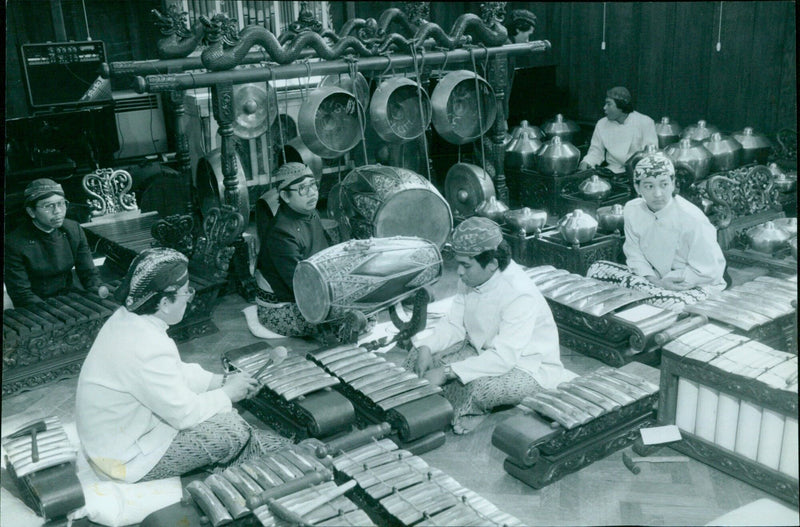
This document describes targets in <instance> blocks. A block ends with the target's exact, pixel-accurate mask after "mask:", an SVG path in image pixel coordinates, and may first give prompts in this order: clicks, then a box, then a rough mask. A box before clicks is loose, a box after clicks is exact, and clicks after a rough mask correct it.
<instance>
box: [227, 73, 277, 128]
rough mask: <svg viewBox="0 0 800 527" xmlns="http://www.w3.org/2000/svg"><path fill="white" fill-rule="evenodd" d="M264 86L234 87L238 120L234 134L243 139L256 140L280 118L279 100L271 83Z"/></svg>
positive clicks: (234, 102) (242, 85)
mask: <svg viewBox="0 0 800 527" xmlns="http://www.w3.org/2000/svg"><path fill="white" fill-rule="evenodd" d="M265 85H266V89H265V88H264V85H260V84H256V83H252V84H238V85H236V86H234V87H233V107H234V110H235V111H236V119H234V121H233V133H234V135H236V137H239V138H241V139H255V138H256V137H259V136H260V135H262V134H263V133H264V132H266V131H267V128H269V127H270V126H272V125H273V124H274V123H275V120H276V119H277V118H278V99H277V98H276V96H275V90H274V89H273V88H272V86H270V85H269V83H265Z"/></svg>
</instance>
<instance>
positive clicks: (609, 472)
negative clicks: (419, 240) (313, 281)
mask: <svg viewBox="0 0 800 527" xmlns="http://www.w3.org/2000/svg"><path fill="white" fill-rule="evenodd" d="M731 271H732V272H731V274H732V275H733V278H734V282H735V283H741V282H743V281H747V280H750V279H752V278H753V277H754V276H756V275H758V274H763V271H762V270H759V269H757V268H750V269H732V270H731ZM456 279H457V278H456V277H455V273H454V272H453V269H452V268H450V267H448V270H447V273H446V274H445V277H444V278H443V279H442V280H441V281H440V282H439V283H438V284H437V285H436V290H437V293H436V294H437V295H438V296H440V297H441V295H444V294H446V292H447V291H452V290H453V289H452V286H453V284H454V283H455V281H456ZM244 307H246V304H245V302H244V301H243V300H242V299H241V297H239V296H237V295H229V296H226V297H224V298H222V300H221V303H220V305H219V307H218V308H217V309H216V311H215V315H214V322H215V324H216V325H217V327H218V328H219V330H220V331H219V332H218V333H215V334H212V335H207V336H205V337H202V338H198V339H195V340H193V341H190V342H187V343H184V344H182V345H180V346H179V348H180V351H181V355H182V357H183V359H184V361H187V362H198V363H200V364H201V365H203V366H204V367H205V368H207V369H210V370H212V371H220V368H221V364H220V356H221V355H222V353H224V352H225V351H227V350H230V349H233V348H236V347H239V346H243V345H246V344H250V343H253V342H257V341H258V339H256V338H255V337H253V336H252V335H251V334H250V332H249V331H248V329H247V326H246V324H245V319H244V316H243V315H242V313H241V310H242V309H243V308H244ZM562 359H563V361H564V364H565V365H566V366H567V367H568V368H569V369H571V370H572V371H574V372H575V373H578V374H583V373H586V372H588V371H592V370H593V369H595V368H597V367H598V366H600V365H601V363H600V362H598V361H596V360H594V359H591V358H588V357H584V356H582V355H580V354H577V353H574V352H572V351H571V350H569V349H566V348H563V347H562ZM75 387H76V379H70V380H64V381H61V382H58V383H56V384H54V385H52V386H48V387H46V388H41V389H38V390H33V391H30V392H27V393H23V394H19V395H16V396H13V397H8V398H6V399H4V400H3V404H2V420H3V424H4V425H8V424H9V423H10V422H12V421H15V420H17V419H19V417H20V414H24V415H31V416H37V415H51V414H56V415H59V416H60V417H61V419H62V421H64V422H71V421H74V412H75V409H74V405H75ZM518 411H519V410H517V409H511V410H507V411H505V412H498V413H495V414H493V415H491V416H489V418H488V419H487V420H486V421H484V422H483V423H482V424H481V425H480V426H479V427H478V428H477V429H476V430H475V431H474V432H473V433H471V434H469V435H466V436H456V435H453V434H452V432H448V434H447V442H446V444H445V445H444V446H442V447H440V448H438V449H436V450H434V451H432V452H429V453H426V454H423V455H422V457H423V458H424V459H425V460H426V461H427V462H428V463H429V464H430V465H432V466H434V467H437V468H439V469H441V470H443V471H444V472H446V473H448V474H449V475H451V476H452V477H453V478H455V479H456V480H457V481H459V482H460V483H461V484H462V485H464V486H465V487H467V488H470V489H472V490H474V491H476V492H477V493H479V494H481V495H482V496H484V497H485V498H487V499H488V500H490V501H491V502H493V503H494V504H495V505H497V506H498V507H499V508H500V509H501V510H503V511H505V512H507V513H509V514H512V515H514V516H516V517H517V518H519V519H520V520H521V521H522V522H523V523H524V524H526V525H531V526H535V525H572V526H576V525H704V524H705V523H707V522H709V521H711V520H712V519H714V518H716V517H718V516H720V515H722V514H724V513H727V512H729V511H731V510H733V509H736V508H738V507H740V506H742V505H745V504H747V503H750V502H752V501H755V500H757V499H760V498H771V496H770V495H769V494H767V493H765V492H763V491H761V490H759V489H757V488H755V487H752V486H750V485H748V484H746V483H743V482H741V481H739V480H737V479H735V478H733V477H731V476H728V475H726V474H724V473H722V472H720V471H718V470H716V469H714V468H711V467H709V466H707V465H704V464H702V463H700V462H698V461H695V460H693V459H690V460H689V461H687V462H682V463H661V464H649V463H644V464H642V465H641V468H642V470H641V472H640V473H639V474H638V475H634V474H633V473H631V472H630V471H629V470H628V469H626V468H625V466H624V465H623V463H622V455H621V452H616V453H614V454H611V455H610V456H608V457H607V458H605V459H602V460H600V461H597V462H595V463H594V464H592V465H590V466H589V467H586V468H584V469H583V470H581V471H579V472H577V473H575V474H571V475H569V476H566V477H565V478H563V479H562V480H560V481H558V482H556V483H554V484H552V485H550V486H548V487H545V488H544V489H541V490H535V489H533V488H531V487H529V486H527V485H525V484H524V483H522V482H520V481H519V480H517V479H515V478H513V477H511V476H510V475H508V474H507V473H506V472H505V471H504V470H503V468H502V465H503V460H504V458H505V455H504V454H503V453H502V452H500V451H499V450H498V449H496V448H495V447H493V446H492V445H491V435H492V431H493V430H494V427H495V426H496V425H497V424H498V423H499V422H501V421H502V420H504V419H507V418H508V417H509V416H511V415H513V414H514V413H515V412H518ZM246 417H248V420H253V421H254V422H255V418H254V417H252V416H246ZM661 454H663V455H679V454H678V453H677V452H674V451H672V450H669V449H664V450H663V451H662V452H661ZM0 483H1V484H2V487H3V489H2V492H3V503H2V504H0V527H27V526H33V525H40V524H41V523H42V522H41V519H40V518H38V517H36V516H34V515H33V514H31V513H30V512H27V511H26V510H25V509H23V508H22V507H20V506H18V504H15V503H14V500H13V498H10V496H12V495H14V494H16V489H15V488H14V487H13V485H12V484H11V483H10V481H9V478H8V475H7V473H6V472H5V470H3V472H2V475H0ZM772 523H773V522H770V521H769V518H765V519H764V524H765V525H770V524H772ZM795 524H800V521H798V522H795Z"/></svg>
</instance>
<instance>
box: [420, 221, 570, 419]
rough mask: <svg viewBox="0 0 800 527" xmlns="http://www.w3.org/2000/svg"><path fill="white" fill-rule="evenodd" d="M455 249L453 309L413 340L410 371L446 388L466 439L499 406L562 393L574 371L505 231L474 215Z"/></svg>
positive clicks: (461, 227) (455, 241)
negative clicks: (548, 391) (546, 391)
mask: <svg viewBox="0 0 800 527" xmlns="http://www.w3.org/2000/svg"><path fill="white" fill-rule="evenodd" d="M452 245H453V250H454V252H455V255H456V261H457V262H458V276H459V278H460V282H459V284H458V291H457V293H456V296H455V297H454V299H453V305H452V307H451V308H450V311H449V312H448V313H447V315H446V316H445V317H444V318H442V319H441V320H440V321H439V323H438V324H437V325H436V326H435V327H434V328H432V331H431V332H430V333H429V334H423V335H421V336H417V337H415V338H413V339H412V341H413V344H414V347H413V348H412V350H411V351H410V352H409V355H408V358H407V360H406V363H405V366H406V368H408V369H412V368H413V369H414V371H416V372H417V374H418V375H424V377H425V378H426V379H428V380H429V381H430V382H431V383H433V384H436V385H440V386H443V388H444V395H445V397H446V398H447V399H448V400H449V401H450V402H451V403H452V405H453V408H454V415H453V430H454V432H455V433H457V434H464V433H467V432H469V431H470V430H472V429H473V428H474V427H475V426H477V425H478V424H479V423H480V422H481V421H482V420H483V419H484V418H485V416H486V414H488V413H489V412H490V411H491V410H492V408H494V407H496V406H500V405H507V404H512V405H513V404H518V403H519V402H520V401H522V399H523V398H524V397H525V396H528V395H531V394H533V393H535V392H536V391H538V390H542V389H552V388H555V387H556V386H557V385H558V384H559V383H560V382H562V381H563V380H566V378H565V377H566V376H567V375H569V372H567V371H566V370H565V369H564V367H563V365H562V364H561V359H560V356H559V344H558V330H557V329H556V324H555V322H554V320H553V315H552V313H551V312H550V307H549V306H548V305H547V302H546V301H545V299H544V297H543V296H542V295H541V293H539V290H538V289H537V288H536V286H535V285H534V283H533V282H532V281H531V280H530V279H529V278H528V276H527V275H526V274H525V272H524V271H523V270H522V268H521V267H520V266H519V265H518V264H517V263H516V262H514V261H512V260H511V256H510V248H509V246H508V244H507V243H506V242H505V241H504V240H503V235H502V232H501V231H500V227H499V226H498V225H497V224H496V223H494V222H493V221H491V220H489V219H487V218H482V217H472V218H469V219H467V220H465V221H463V222H462V223H461V224H459V225H458V227H456V229H455V231H454V232H453V235H452Z"/></svg>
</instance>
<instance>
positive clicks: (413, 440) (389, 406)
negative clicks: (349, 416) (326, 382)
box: [308, 344, 453, 453]
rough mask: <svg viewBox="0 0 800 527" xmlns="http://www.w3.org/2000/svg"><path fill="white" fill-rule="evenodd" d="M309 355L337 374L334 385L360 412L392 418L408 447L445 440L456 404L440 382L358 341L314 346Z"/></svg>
mask: <svg viewBox="0 0 800 527" xmlns="http://www.w3.org/2000/svg"><path fill="white" fill-rule="evenodd" d="M308 358H309V359H311V360H313V361H314V362H315V363H317V364H319V365H320V366H322V367H323V368H325V370H326V371H327V372H329V373H330V374H332V375H335V376H336V377H337V378H338V379H339V381H340V382H341V384H339V385H337V387H336V389H337V390H340V391H341V393H343V394H344V395H345V396H346V397H347V398H348V399H350V401H352V402H353V404H354V405H355V407H356V411H357V413H358V415H359V417H360V418H362V419H364V420H365V421H366V422H367V423H377V422H382V421H386V422H389V423H390V424H391V425H392V428H393V430H395V431H396V432H397V436H398V441H399V442H400V443H401V444H402V445H403V446H404V447H405V448H407V449H408V450H412V451H414V452H416V453H420V452H425V451H428V450H431V449H433V448H436V447H438V446H441V445H442V444H443V443H444V440H445V437H444V432H443V431H444V429H445V428H446V427H447V425H448V424H449V422H450V419H451V418H452V414H453V407H452V406H451V405H450V403H449V402H448V400H447V399H445V398H444V397H443V396H442V395H441V391H442V389H441V388H440V387H438V386H435V385H432V384H431V383H429V382H428V381H427V380H425V379H421V378H419V377H418V376H417V375H416V374H414V373H413V372H409V371H407V370H406V369H405V368H403V367H401V366H397V365H395V364H394V363H392V362H388V361H386V359H384V358H383V357H380V356H378V355H376V354H375V353H371V352H368V351H367V350H366V349H364V348H363V347H359V346H357V345H355V344H345V345H342V346H337V347H334V348H328V349H319V350H316V351H312V352H310V353H309V354H308Z"/></svg>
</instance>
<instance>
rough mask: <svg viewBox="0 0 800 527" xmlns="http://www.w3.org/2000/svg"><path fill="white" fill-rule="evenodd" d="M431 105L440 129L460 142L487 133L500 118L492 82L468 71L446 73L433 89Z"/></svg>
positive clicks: (446, 136)
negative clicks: (497, 118)
mask: <svg viewBox="0 0 800 527" xmlns="http://www.w3.org/2000/svg"><path fill="white" fill-rule="evenodd" d="M476 78H477V90H476ZM431 106H432V107H433V126H434V127H435V128H436V131H437V132H439V135H441V136H442V138H443V139H444V140H445V141H447V142H448V143H453V144H456V145H463V144H465V143H469V142H470V141H474V140H475V139H477V138H478V137H480V136H482V135H483V134H485V133H486V132H487V131H488V130H489V128H491V127H492V125H493V124H494V120H495V118H496V117H497V100H496V99H495V95H494V90H493V89H492V87H491V85H490V84H489V83H488V82H486V81H485V80H484V79H483V78H482V77H480V76H479V75H477V74H475V73H473V72H471V71H468V70H458V71H453V72H450V73H448V74H447V75H445V76H444V78H442V80H441V81H439V84H437V85H436V88H434V89H433V95H431Z"/></svg>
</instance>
